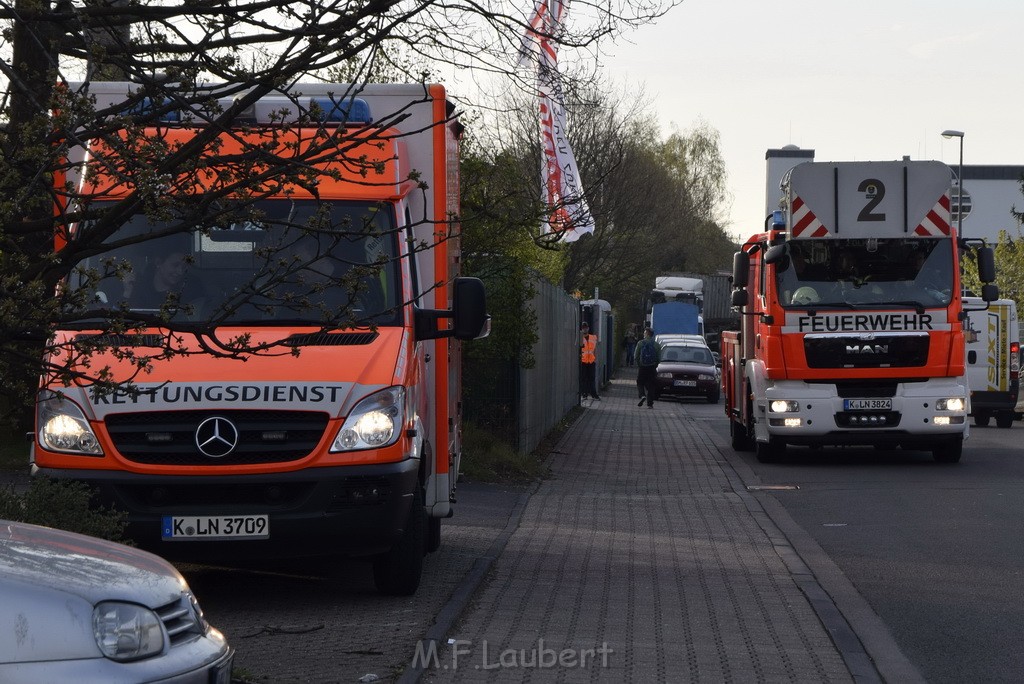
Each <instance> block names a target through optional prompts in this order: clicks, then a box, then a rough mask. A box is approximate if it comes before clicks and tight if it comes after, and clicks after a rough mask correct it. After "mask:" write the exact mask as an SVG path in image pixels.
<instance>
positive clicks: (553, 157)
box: [520, 0, 594, 242]
mask: <svg viewBox="0 0 1024 684" xmlns="http://www.w3.org/2000/svg"><path fill="white" fill-rule="evenodd" d="M567 5H568V2H567V1H566V2H563V1H562V0H537V2H536V4H535V5H534V8H533V15H532V16H531V17H530V22H529V28H528V29H527V31H526V34H525V35H524V36H523V42H522V48H521V51H520V64H522V63H523V62H524V61H525V60H526V59H530V61H534V60H535V61H536V69H537V96H538V99H539V100H540V137H541V197H542V199H543V201H544V203H545V204H546V205H547V211H548V217H547V220H546V221H545V222H544V224H543V226H542V228H541V231H542V233H556V234H558V235H559V236H560V237H561V240H562V241H563V242H575V241H576V240H578V239H580V237H581V236H582V235H584V234H586V233H593V232H594V218H593V216H591V214H590V209H589V208H588V207H587V201H586V199H585V198H584V197H583V183H582V181H581V180H580V173H579V168H578V167H577V166H576V157H575V155H574V154H573V152H572V148H571V147H570V146H569V138H568V136H567V135H566V129H565V100H564V96H563V92H562V81H561V77H560V75H559V73H558V51H557V49H556V45H555V42H554V38H555V36H556V35H557V34H558V32H559V30H560V28H561V25H562V19H563V18H564V16H565V13H566V11H567Z"/></svg>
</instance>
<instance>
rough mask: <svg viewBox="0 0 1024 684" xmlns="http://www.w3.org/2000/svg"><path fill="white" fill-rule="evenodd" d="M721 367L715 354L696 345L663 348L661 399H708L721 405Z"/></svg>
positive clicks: (660, 374)
mask: <svg viewBox="0 0 1024 684" xmlns="http://www.w3.org/2000/svg"><path fill="white" fill-rule="evenodd" d="M719 393H720V385H719V375H718V367H717V366H716V365H715V358H714V356H712V354H711V350H710V349H709V348H708V346H707V345H705V344H698V343H696V342H670V343H668V344H665V345H664V346H663V347H662V348H661V362H660V363H659V364H658V397H659V398H664V397H704V398H705V399H706V400H707V402H708V403H709V404H717V403H718V396H719Z"/></svg>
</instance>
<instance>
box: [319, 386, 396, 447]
mask: <svg viewBox="0 0 1024 684" xmlns="http://www.w3.org/2000/svg"><path fill="white" fill-rule="evenodd" d="M404 404H405V391H404V389H403V388H401V387H389V388H388V389H386V390H381V391H380V392H377V393H375V394H371V395H370V396H368V397H366V398H365V399H363V400H362V401H360V402H359V403H358V404H356V406H355V408H353V409H352V412H351V413H349V414H348V418H346V419H345V424H344V425H342V426H341V430H339V431H338V435H337V437H335V438H334V443H333V444H332V445H331V451H332V452H335V453H336V452H339V451H357V450H359V449H379V448H381V447H386V446H390V445H391V444H394V443H395V442H396V441H397V440H398V437H399V435H401V434H402V421H403V420H404V419H405V407H404Z"/></svg>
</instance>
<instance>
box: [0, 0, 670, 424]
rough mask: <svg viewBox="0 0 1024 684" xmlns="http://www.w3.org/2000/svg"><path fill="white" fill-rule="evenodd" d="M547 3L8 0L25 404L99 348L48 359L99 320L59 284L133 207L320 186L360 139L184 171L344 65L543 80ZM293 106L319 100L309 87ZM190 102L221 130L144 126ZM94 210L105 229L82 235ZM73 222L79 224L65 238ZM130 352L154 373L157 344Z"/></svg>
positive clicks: (10, 167) (6, 229) (100, 371)
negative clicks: (84, 175) (99, 173)
mask: <svg viewBox="0 0 1024 684" xmlns="http://www.w3.org/2000/svg"><path fill="white" fill-rule="evenodd" d="M673 4H675V2H674V0H665V2H660V1H657V0H656V1H655V2H654V3H648V2H645V1H642V0H627V2H625V3H624V4H620V5H617V6H616V7H614V8H612V7H609V6H605V5H601V4H596V3H595V4H592V5H590V6H589V9H588V8H587V3H580V4H577V5H576V6H575V10H574V20H573V22H572V23H571V25H569V26H567V27H566V30H565V31H563V32H560V33H559V35H557V36H552V37H551V38H552V39H553V40H556V41H557V42H558V44H559V45H560V46H561V47H562V49H563V51H566V50H568V49H572V48H582V47H589V46H592V45H593V44H594V43H595V41H597V40H598V39H599V38H604V37H606V36H610V35H614V33H616V32H618V31H621V30H624V29H627V28H629V27H632V26H636V25H639V24H643V23H646V22H649V21H651V20H653V19H655V18H657V17H658V16H660V15H661V14H662V13H663V12H664V11H666V10H667V9H668V8H669V7H671V6H672V5H673ZM531 10H532V7H528V6H524V7H514V6H511V5H510V6H501V5H453V4H438V3H434V2H428V1H426V0H416V1H414V2H399V1H398V0H373V1H372V2H364V3H351V2H341V1H339V0H326V1H325V0H296V1H294V2H288V3H276V4H274V3H269V4H268V3H265V2H262V1H260V0H188V1H183V0H174V1H171V2H161V3H133V2H127V1H126V0H110V1H108V2H99V1H97V0H59V1H56V0H13V2H10V1H9V2H3V1H2V0H0V27H2V28H3V30H2V31H0V50H3V51H4V52H5V54H10V55H11V58H10V60H9V61H5V62H2V63H0V73H2V75H3V77H5V82H4V86H3V87H2V95H3V97H2V99H0V103H2V107H3V108H2V111H0V119H2V121H3V122H4V123H5V126H4V127H3V129H2V130H0V151H2V155H0V383H2V385H3V389H4V392H3V395H4V396H5V397H8V398H10V400H12V402H13V404H12V410H13V411H14V413H15V414H17V415H23V414H22V413H20V409H22V408H23V407H24V404H27V403H30V402H31V400H32V397H33V394H34V391H35V388H36V386H37V379H38V377H39V375H40V373H41V372H47V373H53V374H58V375H60V374H64V375H66V374H67V373H69V372H70V369H71V368H72V367H73V366H74V362H75V361H76V360H82V356H80V355H78V351H77V350H73V349H69V350H67V351H68V352H70V355H69V356H67V357H65V362H64V363H62V365H61V364H58V365H57V366H51V367H48V368H42V367H41V365H40V359H41V358H43V357H44V353H43V352H44V351H46V350H47V345H48V344H49V340H51V339H52V333H53V332H54V330H55V329H57V328H59V327H61V326H68V325H72V324H74V323H75V322H76V321H81V320H82V319H83V318H86V317H92V318H94V319H95V317H96V312H95V311H94V310H93V309H94V307H91V302H90V301H88V300H87V299H83V298H82V295H80V294H76V293H75V292H73V291H71V290H69V289H67V288H63V289H59V288H58V284H59V283H60V282H62V281H63V279H64V278H66V277H67V276H68V275H69V274H71V273H72V272H73V271H74V269H75V268H76V264H77V263H79V261H80V260H81V259H82V258H83V257H84V256H89V255H97V254H105V253H107V252H108V251H109V245H108V244H107V243H106V242H105V240H106V239H107V238H109V237H110V236H112V235H114V234H115V233H116V231H117V230H118V228H119V227H120V226H122V225H123V224H124V223H125V222H126V221H128V220H129V219H130V218H131V217H133V216H138V215H146V216H147V217H150V218H153V219H160V220H166V219H167V218H168V217H174V218H175V222H174V224H173V226H174V227H173V230H175V231H182V232H185V231H191V230H194V229H195V228H196V227H197V226H198V227H199V229H200V230H202V229H204V228H208V227H209V226H211V225H212V224H213V223H215V222H216V221H222V220H224V219H225V218H226V217H225V214H223V213H222V212H223V209H222V207H223V201H222V200H224V199H225V198H228V197H231V198H238V197H245V198H249V199H257V198H258V197H259V196H260V195H261V193H266V192H274V191H275V190H274V188H275V187H280V186H281V185H283V184H286V183H295V184H299V185H305V186H306V187H315V185H316V182H317V177H316V172H314V171H312V170H313V169H315V166H314V165H313V163H312V162H314V161H315V159H316V155H317V154H324V153H325V152H327V151H331V150H333V152H332V154H334V155H335V157H337V155H338V150H339V149H340V150H344V149H346V140H345V139H335V140H333V141H331V143H330V144H329V145H324V146H320V147H319V149H317V150H313V151H311V152H310V153H309V154H306V153H303V154H295V155H289V156H288V157H287V158H286V157H284V156H277V155H273V154H268V151H267V150H266V149H262V148H260V149H250V150H246V153H243V154H240V155H237V157H236V158H234V161H233V164H232V166H231V168H230V170H229V171H228V173H227V174H225V175H224V177H223V178H221V179H220V181H221V182H220V184H219V185H218V186H217V187H215V188H212V189H211V191H209V192H206V193H203V194H202V195H201V196H196V195H193V196H192V197H191V198H190V201H188V202H185V201H182V195H180V194H179V195H175V193H174V192H168V183H169V182H170V183H174V182H175V181H174V179H182V178H188V177H190V176H194V175H195V174H197V173H200V170H201V169H203V168H205V167H206V166H207V165H208V164H209V162H210V159H211V158H217V157H218V151H219V146H220V145H221V144H222V138H221V135H220V134H221V132H222V131H225V130H228V129H230V127H231V126H233V125H234V122H235V121H236V120H237V119H238V118H239V117H240V116H241V115H242V114H244V113H245V112H246V111H247V110H248V109H249V107H250V106H251V105H252V104H253V103H254V102H256V101H257V100H259V99H260V98H262V97H264V96H266V95H280V94H283V93H285V91H286V89H287V86H288V85H289V84H292V83H295V82H303V81H308V80H317V79H330V78H338V77H341V76H343V77H345V78H346V79H347V80H351V81H353V82H356V83H358V82H365V81H369V80H372V79H377V78H387V79H389V80H390V79H394V80H405V81H408V82H413V83H417V82H421V81H423V80H425V79H426V78H428V77H432V75H433V74H434V73H438V72H440V71H442V70H444V71H446V72H460V73H473V72H479V73H488V74H493V75H500V76H503V77H504V78H505V79H507V82H508V83H510V84H512V86H513V87H518V88H520V89H523V90H525V91H529V90H531V89H532V78H529V77H528V74H525V73H524V72H523V71H522V70H521V69H520V68H519V67H518V65H517V53H516V51H517V49H518V46H519V42H520V37H521V36H522V34H523V31H524V29H525V28H526V26H527V23H528V19H529V17H528V15H527V14H526V13H528V12H530V11H531ZM424 64H427V65H430V67H429V69H424V67H423V65H424ZM425 71H426V72H430V73H425ZM524 78H525V79H526V80H525V81H524ZM100 79H120V80H130V81H132V82H133V83H135V84H136V86H137V89H136V90H135V91H134V92H133V93H131V94H129V93H128V92H127V89H126V92H125V95H124V97H123V98H120V100H119V101H115V102H110V103H107V104H104V105H101V106H100V107H99V108H97V105H96V101H95V100H94V99H93V97H92V89H91V84H92V83H94V82H95V81H97V80H100ZM466 95H467V96H468V95H471V94H466ZM467 100H468V97H467ZM290 104H291V106H292V107H293V108H295V109H302V108H304V107H305V105H304V104H303V103H302V102H301V101H299V100H297V99H296V100H293V101H292V102H291V103H290ZM172 111H185V112H192V114H190V115H189V116H192V117H194V119H195V120H200V119H201V120H203V123H204V126H203V131H202V132H200V133H198V134H197V135H196V136H195V137H194V138H193V139H192V140H191V141H190V142H189V143H188V144H182V145H173V144H169V143H168V141H167V140H164V139H161V138H159V137H152V138H148V137H146V136H142V135H141V134H140V132H141V131H142V130H143V128H144V127H145V126H146V125H147V124H149V123H152V122H154V121H155V120H156V119H157V118H159V117H161V116H164V115H166V114H168V113H169V112H172ZM401 116H402V113H401V112H399V111H396V112H376V113H375V117H376V119H375V124H374V126H373V127H371V128H370V129H369V130H367V131H363V134H364V135H368V136H370V138H369V139H370V140H371V142H372V136H374V135H380V134H381V131H382V130H383V129H384V127H385V126H386V125H387V124H388V123H389V122H392V121H395V120H397V118H400V117H401ZM122 134H125V135H123V137H122ZM342 135H344V134H342ZM89 140H94V141H95V140H103V141H105V142H106V143H107V144H108V148H109V149H110V150H111V151H112V152H114V154H111V156H110V158H109V159H102V160H100V163H110V164H111V165H112V168H111V172H112V173H114V174H116V175H117V176H118V177H120V178H122V179H123V183H124V185H125V187H130V188H132V192H131V193H130V194H129V195H128V196H127V197H124V198H118V199H117V200H116V201H113V202H110V203H108V204H106V205H104V206H102V207H100V206H99V205H98V204H95V203H93V204H90V202H88V201H86V200H87V198H85V197H82V196H81V195H80V194H79V186H78V185H77V184H76V183H75V182H74V181H75V175H74V174H73V173H71V174H70V175H69V173H68V172H70V171H73V167H72V165H71V164H70V161H69V160H73V159H79V158H81V156H82V153H83V147H84V145H85V144H86V141H89ZM221 161H223V159H221ZM338 161H345V162H346V163H350V164H353V165H356V166H357V167H358V166H359V165H360V164H363V163H364V161H363V160H361V159H359V158H353V159H345V160H340V159H339V160H338ZM365 170H366V171H367V173H368V174H372V173H374V172H375V169H374V168H372V167H370V168H366V169H365ZM172 189H173V188H172ZM55 209H56V210H55ZM251 211H252V209H251V207H250V208H248V209H243V210H242V211H241V212H240V215H236V216H235V217H234V218H236V219H244V218H246V217H245V216H244V214H245V212H250V215H251ZM86 224H88V225H89V226H90V229H89V230H79V231H77V232H74V233H73V228H74V227H76V226H82V225H86ZM55 235H57V236H61V237H72V236H73V239H70V240H67V241H66V242H65V243H64V244H63V246H61V247H60V248H59V249H56V250H55V249H54V236H55ZM86 275H90V274H86ZM91 275H92V276H93V277H95V276H97V275H98V274H91ZM117 275H118V276H119V277H124V276H125V272H123V271H119V272H118V273H117ZM76 297H77V298H76ZM337 322H338V323H340V322H341V321H337ZM158 323H159V324H164V325H167V324H168V321H167V320H166V319H164V318H160V319H157V318H149V319H145V318H140V317H139V316H137V315H133V314H130V312H121V313H118V314H114V315H109V316H106V317H105V318H103V320H102V324H100V325H98V326H96V327H97V328H99V331H100V332H110V333H116V334H126V333H128V334H131V333H133V332H137V331H139V330H141V329H143V328H144V327H145V326H148V325H153V324H158ZM183 332H187V333H193V334H197V335H200V336H202V337H203V339H205V340H212V341H213V342H212V343H211V345H210V347H209V348H208V350H207V353H211V354H226V355H238V354H245V353H253V352H254V351H256V350H253V349H252V348H250V347H247V346H246V340H245V339H244V337H239V338H235V339H231V340H218V338H217V337H216V335H215V334H213V333H214V332H215V330H214V328H213V327H212V326H209V325H207V326H205V328H204V326H203V324H202V322H199V323H197V324H195V325H193V326H191V327H190V329H189V330H186V331H183ZM97 339H100V338H97ZM161 353H164V354H173V353H174V350H173V349H171V348H168V349H164V350H162V351H161ZM126 360H127V361H129V362H131V363H133V364H136V366H137V368H138V371H139V372H144V371H145V368H146V366H147V364H148V363H149V361H150V360H151V358H150V357H147V356H138V357H132V358H126ZM75 367H76V368H77V369H78V372H85V377H80V378H79V379H80V380H82V381H85V382H93V383H97V382H98V383H103V382H106V381H109V380H110V378H109V375H107V369H104V368H90V369H87V370H86V369H85V367H84V366H81V365H78V366H75ZM67 379H68V380H72V379H74V378H72V377H70V376H69V377H68V378H67Z"/></svg>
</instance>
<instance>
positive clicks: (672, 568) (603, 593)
mask: <svg viewBox="0 0 1024 684" xmlns="http://www.w3.org/2000/svg"><path fill="white" fill-rule="evenodd" d="M602 399H603V401H600V402H593V403H588V404H586V406H587V408H586V410H585V412H584V415H583V416H582V417H581V419H580V420H578V421H577V422H576V423H575V424H574V425H573V426H572V427H571V428H570V429H569V431H568V432H567V433H566V434H565V436H564V437H563V439H562V441H561V442H560V444H559V445H558V447H557V448H556V450H555V452H554V453H553V455H552V457H551V462H550V465H551V470H552V473H551V477H550V478H549V479H547V480H545V481H544V482H542V483H541V484H540V485H539V486H538V488H537V489H536V491H535V492H534V493H533V495H532V496H531V497H530V499H529V502H528V503H527V504H526V506H525V508H524V509H523V513H522V517H521V519H520V523H519V526H518V528H517V529H516V530H515V531H514V533H512V534H511V535H510V537H509V539H508V543H507V545H506V546H505V548H504V550H503V552H502V553H501V554H500V556H498V557H497V558H496V560H495V561H494V563H493V565H492V567H491V569H490V572H489V573H488V574H487V576H486V578H485V579H484V580H483V582H482V583H481V585H480V587H479V588H478V590H477V591H476V593H475V594H474V596H473V598H472V600H471V601H470V602H469V603H468V606H467V608H466V610H464V611H462V613H461V616H460V617H459V619H458V620H455V621H454V623H453V624H452V625H451V626H450V629H448V630H447V634H446V636H445V637H444V638H443V639H439V641H438V643H439V644H440V645H439V646H437V649H436V651H432V650H431V649H432V648H434V646H435V644H431V643H430V642H423V643H422V644H421V656H422V655H423V654H426V655H427V656H428V657H426V658H423V657H420V658H419V659H418V661H417V660H416V659H415V658H414V662H413V665H412V667H411V668H409V669H407V671H406V673H405V676H404V677H403V679H406V680H409V679H415V677H416V676H417V675H422V676H421V677H420V679H421V681H429V682H477V681H488V682H491V681H499V682H505V681H508V682H524V681H530V682H535V681H559V682H576V681H581V682H582V681H586V682H604V681H607V682H638V681H658V682H730V681H731V682H754V681H757V682H810V681H813V682H848V681H854V680H856V681H860V682H870V681H880V678H879V676H878V673H877V672H876V671H875V669H874V667H873V666H872V665H871V663H870V660H868V659H867V657H866V656H865V655H864V652H863V650H862V649H861V647H860V644H859V642H858V641H857V638H856V637H855V636H853V634H852V632H851V631H850V630H849V628H848V627H847V626H846V624H845V621H843V619H842V617H841V616H840V615H839V614H838V611H836V610H835V607H834V605H832V603H831V600H830V599H829V597H828V595H827V594H825V592H824V591H822V590H821V589H820V587H818V586H817V584H816V582H815V580H814V578H813V575H811V574H810V573H809V572H807V571H806V568H805V567H802V563H801V561H800V560H799V558H798V557H796V555H795V554H794V553H792V549H791V548H790V547H789V546H788V545H787V544H786V543H785V540H784V539H781V538H782V534H781V533H780V532H779V530H778V529H777V528H776V527H775V526H774V525H773V524H772V523H771V521H770V519H769V518H768V516H766V515H765V514H764V511H763V510H762V509H761V507H760V505H759V504H758V503H757V501H756V500H755V499H753V497H752V496H751V495H750V494H748V493H747V492H746V491H745V490H744V488H743V486H742V483H741V482H740V481H739V478H738V477H737V476H736V473H735V471H734V470H733V469H732V467H731V466H730V465H729V464H728V462H727V461H726V459H725V457H724V455H723V450H724V449H728V448H729V447H728V446H727V445H726V444H725V443H724V440H723V439H722V438H721V437H719V436H718V435H717V434H715V433H714V432H713V431H712V430H709V429H707V427H706V425H705V424H703V423H702V421H699V420H696V419H694V418H693V417H691V416H690V415H688V412H687V409H686V404H683V403H661V402H657V403H655V406H654V408H653V409H648V408H647V407H642V408H638V407H637V406H636V399H635V389H634V385H633V380H632V378H626V377H621V378H616V379H614V380H613V381H612V384H611V385H610V386H609V387H608V388H607V389H606V391H605V392H604V393H603V395H602ZM780 539H781V542H780ZM816 609H817V610H816ZM823 616H824V617H823ZM830 635H831V636H830ZM833 637H835V638H833ZM837 644H839V645H838V646H837ZM430 656H436V657H430ZM844 656H845V658H844ZM851 672H853V673H854V674H851Z"/></svg>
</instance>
